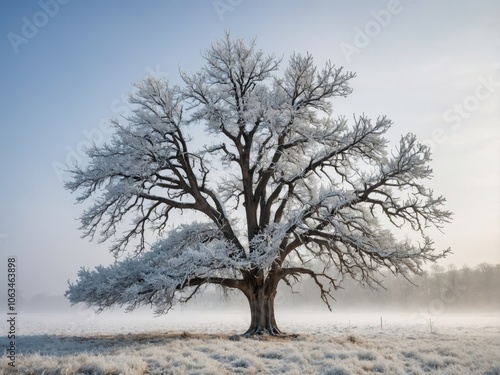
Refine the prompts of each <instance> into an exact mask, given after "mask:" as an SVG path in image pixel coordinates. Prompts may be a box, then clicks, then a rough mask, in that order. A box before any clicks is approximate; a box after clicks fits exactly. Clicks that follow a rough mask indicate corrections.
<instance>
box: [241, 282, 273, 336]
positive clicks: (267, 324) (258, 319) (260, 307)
mask: <svg viewBox="0 0 500 375" xmlns="http://www.w3.org/2000/svg"><path fill="white" fill-rule="evenodd" d="M243 292H244V294H245V296H246V297H247V299H248V303H249V305H250V315H251V319H250V327H249V328H248V330H247V331H246V332H245V333H244V335H245V336H251V335H263V334H269V335H273V336H274V335H281V334H282V332H281V331H280V329H279V328H278V325H277V324H276V319H275V315H274V298H275V296H276V287H273V286H271V285H264V286H261V287H258V288H249V289H247V290H244V291H243Z"/></svg>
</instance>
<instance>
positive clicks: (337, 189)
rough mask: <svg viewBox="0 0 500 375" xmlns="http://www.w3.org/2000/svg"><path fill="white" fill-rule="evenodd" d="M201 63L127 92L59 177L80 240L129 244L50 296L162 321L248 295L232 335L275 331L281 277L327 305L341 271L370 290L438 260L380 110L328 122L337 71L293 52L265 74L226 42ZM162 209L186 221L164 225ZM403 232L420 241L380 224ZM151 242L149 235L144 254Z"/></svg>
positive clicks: (421, 153) (339, 88) (246, 52)
mask: <svg viewBox="0 0 500 375" xmlns="http://www.w3.org/2000/svg"><path fill="white" fill-rule="evenodd" d="M203 57H204V59H205V61H206V64H205V65H204V67H203V68H202V69H201V70H200V71H199V72H198V73H196V74H193V75H190V74H187V73H181V77H182V81H183V85H182V87H179V86H175V85H171V84H169V83H168V82H167V81H166V80H163V79H156V78H153V77H148V78H146V79H145V80H143V81H142V82H141V83H139V84H137V85H136V90H135V91H134V93H133V94H132V95H131V96H130V99H129V100H130V103H131V105H132V107H133V108H134V109H133V110H132V111H131V113H130V114H129V115H128V116H127V117H125V118H124V119H121V120H112V125H113V126H114V129H115V134H114V137H113V139H112V140H111V141H110V142H109V143H106V144H104V145H95V146H93V147H91V148H90V149H89V150H88V156H89V162H88V164H87V165H86V166H83V167H82V166H74V167H72V168H71V172H72V177H71V179H70V181H68V182H67V183H66V188H67V189H69V190H71V191H72V192H74V191H79V192H81V194H80V195H79V196H78V198H77V201H78V202H84V201H87V200H89V199H91V200H93V205H91V206H90V208H88V209H87V210H85V211H84V213H83V215H82V217H81V223H82V229H83V231H84V236H87V237H90V238H94V237H95V236H97V237H99V239H100V240H101V241H106V240H112V242H113V243H112V246H111V251H112V252H113V253H114V255H115V256H116V257H117V258H118V256H119V255H121V254H122V253H123V252H124V251H127V250H129V252H128V254H129V256H126V257H124V259H118V260H117V261H116V262H115V263H114V264H113V265H111V266H109V267H102V266H101V267H97V268H96V269H95V270H87V269H81V270H80V272H79V274H78V280H77V281H76V283H74V284H70V285H69V289H68V291H67V292H66V296H67V297H68V298H69V300H70V301H71V302H72V303H78V302H86V303H88V304H89V305H92V306H95V307H97V309H98V310H102V309H105V308H108V307H111V306H113V305H121V306H126V307H127V308H128V309H130V310H132V309H134V308H136V307H138V306H141V305H152V306H154V307H155V308H156V312H157V313H158V314H162V313H165V312H167V311H168V310H169V309H170V308H171V307H172V306H173V304H174V303H175V302H179V301H180V302H186V301H188V300H189V299H190V298H191V297H192V296H193V295H194V294H195V293H196V292H198V291H200V290H202V289H200V288H201V287H203V286H205V285H208V284H215V285H218V286H220V287H223V288H230V289H234V290H239V291H241V292H242V293H243V294H244V295H245V296H246V298H247V299H248V302H249V304H250V311H251V323H250V327H249V328H248V330H247V332H246V334H249V335H250V334H255V333H269V334H279V333H280V330H279V329H278V326H277V324H276V321H275V312H274V300H275V296H276V290H277V287H278V284H279V283H280V282H281V281H283V282H285V283H287V284H290V285H291V283H292V282H294V281H298V280H300V278H301V277H302V276H306V277H311V278H312V279H313V280H314V282H315V284H316V285H317V287H318V297H320V298H321V299H322V300H323V301H324V302H325V303H326V304H327V305H328V306H329V307H330V305H329V301H330V298H333V296H332V294H333V291H334V290H335V289H336V288H337V287H339V285H340V283H341V281H342V279H343V278H344V277H345V276H349V277H352V278H354V279H356V280H358V281H360V282H362V283H366V284H370V285H375V284H377V283H378V279H377V275H378V274H379V271H380V270H381V269H389V270H390V271H392V272H394V273H401V274H403V275H409V274H413V273H419V272H421V270H422V264H423V262H425V261H435V260H436V259H438V258H440V257H443V256H445V255H446V253H447V252H448V250H445V251H443V252H436V251H435V249H434V248H433V242H432V240H431V239H430V238H429V237H428V236H427V235H426V234H425V233H424V231H425V229H426V228H428V227H429V226H436V227H440V226H441V225H442V224H443V223H446V222H448V221H449V220H450V217H451V214H450V212H448V211H446V210H443V209H442V205H443V203H444V201H445V200H444V198H443V197H435V196H434V195H433V193H432V191H431V190H430V189H428V188H426V187H424V185H422V180H425V179H428V178H430V177H431V173H432V171H431V169H430V167H429V165H428V164H429V161H430V152H429V149H428V148H427V147H426V146H423V145H421V144H419V143H418V142H417V140H416V138H415V136H414V135H412V134H408V135H405V136H403V137H401V140H400V141H399V144H398V145H396V146H395V147H393V150H392V151H390V152H389V151H388V141H387V140H386V139H385V138H384V134H385V133H386V132H387V130H388V129H389V127H390V126H391V121H390V120H388V119H387V118H386V117H385V116H382V117H379V118H377V119H376V120H371V119H369V118H367V117H365V116H355V117H354V118H353V119H352V120H351V121H348V119H347V118H345V117H333V116H332V99H334V98H336V97H346V96H347V95H348V94H350V93H351V88H350V87H349V80H350V79H352V78H353V77H354V74H353V73H350V72H346V71H344V70H343V68H341V67H336V66H334V65H332V64H331V63H327V64H326V65H325V66H324V67H323V68H321V69H319V68H318V67H316V66H315V65H314V63H313V58H312V56H310V55H305V56H304V55H300V54H294V55H292V56H291V58H290V59H289V63H288V67H286V69H285V70H284V72H283V73H282V74H281V76H280V77H278V76H277V75H278V72H279V71H278V68H279V65H280V59H277V58H276V57H274V56H272V55H266V54H264V53H263V52H262V51H260V50H257V49H256V47H255V44H254V42H251V43H246V42H244V41H243V40H239V39H238V40H233V39H231V37H230V36H229V35H226V37H225V38H224V39H223V40H221V41H219V42H217V43H215V44H214V45H213V46H212V47H211V48H209V49H208V50H207V51H206V52H205V54H204V55H203ZM204 141H206V142H205V143H208V144H205V145H204V146H202V144H203V142H204ZM196 145H197V146H196ZM174 211H192V212H196V213H198V215H199V220H198V221H196V222H192V223H189V224H182V225H177V226H176V227H172V224H173V225H175V224H176V223H175V216H173V213H174ZM127 218H130V220H128V219H127ZM130 222H131V223H132V225H131V226H130V227H125V226H124V225H123V224H124V223H128V224H130ZM405 226H409V227H411V228H412V229H413V230H415V231H416V232H419V233H420V235H421V238H422V240H421V241H418V242H416V243H415V244H413V243H411V242H410V241H409V240H404V241H399V240H397V239H396V236H394V234H393V233H392V232H391V231H390V229H389V228H392V227H394V228H396V229H398V228H402V227H405ZM151 235H153V236H156V237H157V238H159V240H158V241H157V242H156V243H155V244H153V245H152V246H149V245H148V243H147V238H149V237H148V236H151ZM131 247H132V249H131ZM130 250H132V251H130ZM318 264H320V265H321V267H320V268H318Z"/></svg>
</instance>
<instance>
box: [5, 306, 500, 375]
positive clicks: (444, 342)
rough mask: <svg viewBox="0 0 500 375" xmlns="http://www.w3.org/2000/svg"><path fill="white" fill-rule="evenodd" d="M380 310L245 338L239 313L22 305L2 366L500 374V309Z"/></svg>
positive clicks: (337, 374) (305, 321) (315, 319)
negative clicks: (57, 311)
mask: <svg viewBox="0 0 500 375" xmlns="http://www.w3.org/2000/svg"><path fill="white" fill-rule="evenodd" d="M278 318H280V316H278ZM382 319H383V324H382V328H381V327H380V315H376V314H371V315H366V314H365V315H361V314H355V313H352V314H341V315H340V314H334V313H332V314H329V315H325V314H312V313H307V312H302V313H301V314H282V315H281V319H280V320H281V327H282V328H283V329H284V330H285V331H287V332H288V333H293V334H294V335H289V336H287V337H268V336H264V337H254V338H244V337H241V336H239V335H237V334H238V333H241V332H243V331H244V330H245V328H246V325H247V323H248V322H247V321H246V314H245V313H244V312H241V313H239V312H237V313H213V312H212V313H207V312H205V313H203V312H197V313H196V312H189V313H174V314H172V315H171V316H166V317H161V318H156V319H153V318H151V317H150V316H149V315H143V314H117V315H113V314H104V315H99V316H95V315H93V314H90V313H84V312H81V311H80V312H79V313H77V314H74V315H49V314H45V315H41V314H38V315H36V314H20V315H19V321H18V326H19V336H18V337H17V340H16V346H17V355H16V368H15V369H12V368H10V367H9V366H8V362H9V360H8V359H7V358H6V357H5V356H4V357H2V359H1V360H0V369H1V370H0V374H17V373H21V374H37V375H38V374H44V375H48V374H59V375H63V374H127V375H132V374H134V375H135V374H216V375H219V374H330V375H344V374H414V375H417V374H450V375H452V374H484V375H500V319H499V316H498V315H490V316H482V317H479V316H478V315H476V316H469V317H466V316H440V317H431V318H429V319H432V320H431V321H428V319H427V318H424V317H416V316H414V315H398V316H396V315H385V316H382ZM431 323H432V332H431ZM1 339H2V345H5V344H4V343H6V337H5V336H4V337H2V338H1Z"/></svg>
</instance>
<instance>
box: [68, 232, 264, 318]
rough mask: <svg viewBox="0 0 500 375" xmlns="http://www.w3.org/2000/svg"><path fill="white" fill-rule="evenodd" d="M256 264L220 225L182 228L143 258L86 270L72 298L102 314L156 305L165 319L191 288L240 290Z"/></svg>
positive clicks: (70, 292)
mask: <svg viewBox="0 0 500 375" xmlns="http://www.w3.org/2000/svg"><path fill="white" fill-rule="evenodd" d="M256 260H257V259H255V258H254V259H252V260H250V259H242V258H241V257H240V256H239V252H238V249H237V248H236V247H235V246H234V244H232V243H231V242H229V241H227V240H226V239H225V238H224V236H223V234H222V233H221V231H220V230H219V229H218V228H217V227H216V226H215V225H214V224H210V223H193V224H190V225H182V226H180V227H178V228H176V229H175V230H173V231H172V232H170V233H169V236H168V237H167V238H166V239H164V240H160V241H158V242H157V243H156V244H155V245H153V246H152V248H151V250H149V251H147V252H144V253H143V254H140V255H138V256H136V257H131V258H127V259H124V260H122V261H117V262H115V263H114V264H112V265H110V266H108V267H102V266H99V267H97V268H96V269H95V270H93V271H89V270H86V269H81V270H80V271H79V273H78V280H77V282H76V283H74V284H70V285H69V289H68V291H67V292H66V296H67V297H68V298H69V300H70V301H71V302H72V303H79V302H86V303H87V304H88V305H89V306H94V307H96V308H97V310H98V311H102V310H104V309H106V308H109V307H112V306H114V305H118V306H125V307H126V308H127V309H128V310H133V309H135V308H137V307H139V306H141V305H152V306H154V307H155V308H156V311H157V313H158V314H161V313H165V312H166V311H168V310H169V309H170V308H171V307H172V305H173V304H174V303H175V301H176V295H177V294H179V292H181V291H182V290H183V289H185V288H189V287H193V286H199V285H202V284H207V283H212V284H216V285H222V286H226V287H232V288H236V287H238V282H239V280H238V279H237V276H238V274H239V272H240V271H241V270H243V269H250V268H251V267H253V266H255V265H256V264H255V262H256ZM257 265H258V266H260V264H257Z"/></svg>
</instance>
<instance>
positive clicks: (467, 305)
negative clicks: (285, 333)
mask: <svg viewBox="0 0 500 375" xmlns="http://www.w3.org/2000/svg"><path fill="white" fill-rule="evenodd" d="M379 280H380V281H381V286H379V287H377V288H376V289H373V288H370V287H368V286H363V285H361V284H359V283H358V282H357V281H355V280H353V279H351V278H346V279H345V280H344V281H343V282H342V284H341V287H342V288H341V289H338V290H336V291H335V292H334V293H333V295H334V297H335V299H336V301H333V302H332V303H331V306H332V309H333V310H339V309H345V310H353V309H355V310H363V309H364V308H367V307H374V308H377V309H378V310H383V309H387V310H408V311H415V310H416V309H418V310H421V311H422V310H424V311H427V312H431V313H441V312H445V311H448V312H452V311H467V310H482V311H483V310H488V311H497V312H500V264H497V265H492V264H487V263H482V264H480V265H478V266H476V267H469V266H466V265H465V266H463V267H462V268H457V267H455V266H449V267H447V268H444V267H441V266H438V265H434V266H432V267H431V269H430V270H429V271H426V272H424V274H423V275H422V276H415V275H414V276H411V277H409V278H408V279H405V277H403V276H402V275H393V274H391V273H389V274H386V273H384V274H383V275H379ZM293 290H294V291H293V292H291V290H290V288H289V287H288V286H286V285H285V284H284V283H281V285H280V288H279V290H278V295H277V296H276V306H277V308H280V309H294V308H299V309H300V308H304V309H311V308H316V309H325V310H326V309H327V307H326V305H324V303H323V302H322V301H321V298H320V296H319V291H318V288H317V286H316V284H315V283H314V281H312V280H311V279H310V278H308V277H304V278H303V279H302V282H300V283H296V284H295V285H293ZM221 297H222V298H223V299H225V298H224V297H225V296H224V295H223V294H221V293H220V292H212V293H210V292H208V293H206V294H205V295H203V296H200V297H197V298H196V299H194V300H193V301H191V302H190V304H192V306H193V308H195V307H194V306H195V305H197V306H200V307H204V308H214V309H215V308H221V307H222V308H223V306H224V305H226V306H227V307H237V306H239V305H241V304H245V307H246V300H245V298H244V297H242V296H240V295H239V294H235V293H231V294H229V295H228V296H227V297H229V298H228V299H227V301H225V302H224V304H223V303H221V301H220V299H221Z"/></svg>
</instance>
